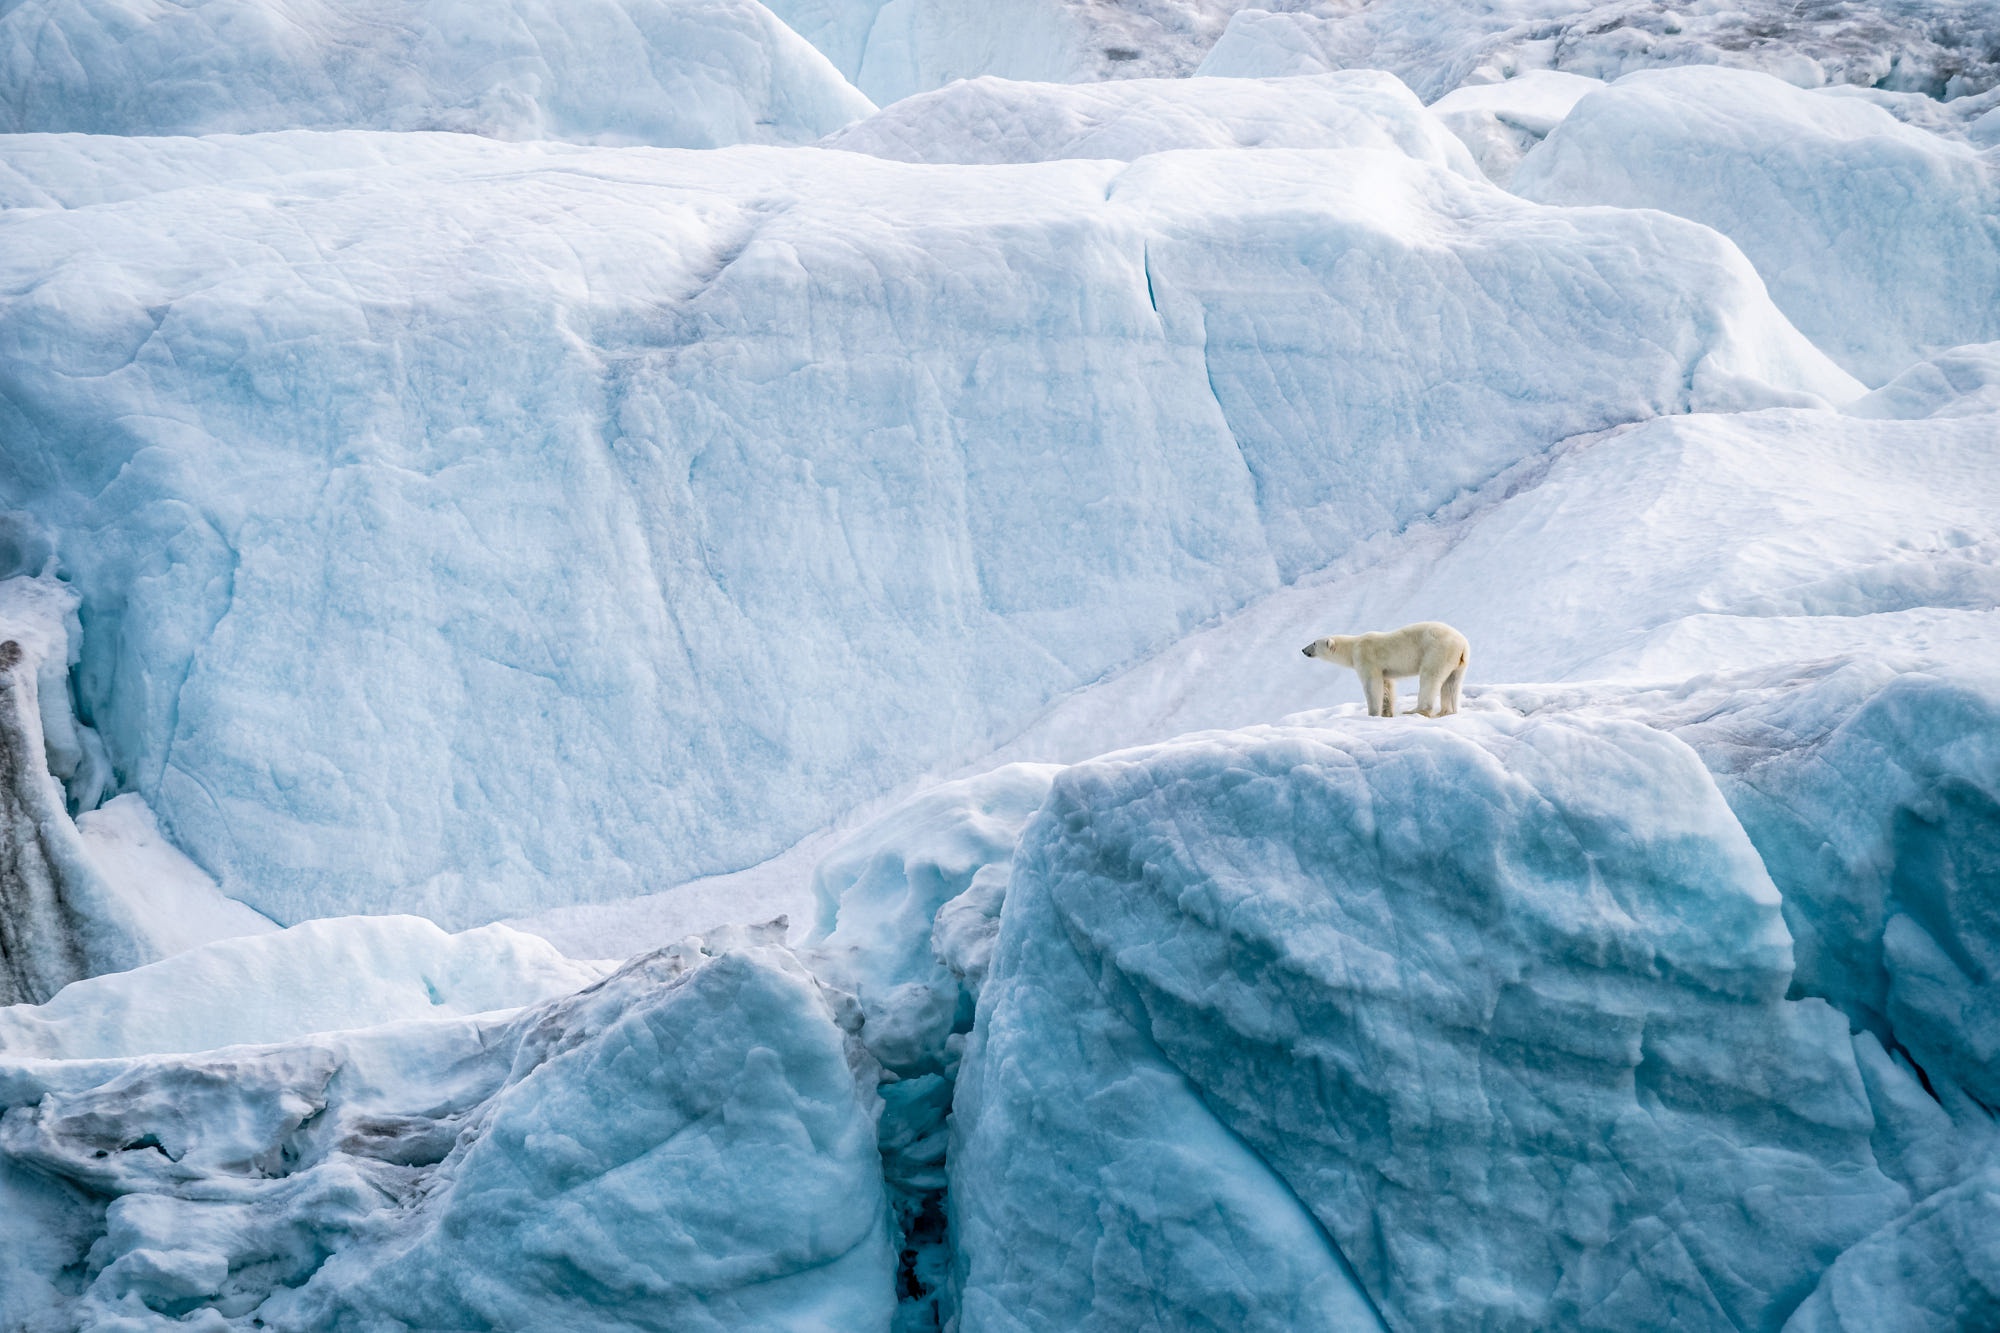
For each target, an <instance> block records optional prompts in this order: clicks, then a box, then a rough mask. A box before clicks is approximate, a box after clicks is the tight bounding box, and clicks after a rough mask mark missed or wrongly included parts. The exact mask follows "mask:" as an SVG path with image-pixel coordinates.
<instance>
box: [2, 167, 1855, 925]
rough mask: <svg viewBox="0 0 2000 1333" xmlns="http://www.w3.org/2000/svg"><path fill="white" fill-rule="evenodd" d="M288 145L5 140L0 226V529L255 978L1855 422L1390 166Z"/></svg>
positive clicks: (1574, 244) (1578, 252)
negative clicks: (1756, 442) (1678, 447)
mask: <svg viewBox="0 0 2000 1333" xmlns="http://www.w3.org/2000/svg"><path fill="white" fill-rule="evenodd" d="M320 137H321V138H323V139H326V140H327V141H328V142H329V143H337V144H341V145H346V147H344V148H343V149H342V151H343V152H349V151H351V152H355V153H361V152H363V151H364V148H363V147H362V146H364V145H365V146H367V147H366V149H365V151H367V152H374V153H378V154H379V155H380V157H381V158H382V160H381V161H379V162H378V163H376V164H373V165H369V166H366V167H360V166H350V167H343V168H339V169H329V170H325V171H310V170H301V169H300V145H299V143H298V137H297V136H295V135H279V136H271V137H269V138H268V139H266V138H258V139H244V140H238V141H235V142H234V143H233V144H232V145H231V146H230V148H229V155H228V160H227V161H226V162H225V161H222V160H221V159H219V158H218V157H217V156H216V155H215V154H212V153H206V152H200V151H191V150H190V148H189V145H190V143H191V142H192V141H189V140H185V139H181V140H150V141H145V142H144V143H140V144H137V145H136V150H137V152H138V153H139V154H140V156H141V157H142V158H143V157H144V156H145V155H146V154H155V155H156V157H155V158H154V160H153V165H151V166H150V167H147V168H145V169H143V170H140V171H137V172H135V173H132V174H131V175H125V174H123V173H121V172H112V171H107V170H105V169H104V168H103V162H105V161H111V162H115V163H117V164H120V165H121V166H125V165H130V164H132V163H133V162H134V153H135V141H132V140H110V139H104V138H101V137H99V138H85V137H74V136H73V137H60V138H58V137H52V136H31V137H27V138H23V139H17V140H13V141H11V142H10V143H9V144H7V145H5V147H6V148H7V149H8V150H10V151H11V150H14V149H16V148H18V149H19V150H20V151H19V152H17V153H15V154H14V156H13V157H12V165H13V167H14V173H15V183H16V185H17V186H18V187H19V188H21V189H22V190H24V191H25V190H29V189H35V190H41V191H42V192H43V193H44V194H46V195H49V196H50V197H61V198H62V199H64V201H65V202H66V204H67V206H66V207H62V208H50V207H31V208H22V209H14V210H8V211H6V212H0V292H5V293H7V295H4V296H0V347H4V348H5V349H6V362H5V364H6V367H7V373H6V377H5V379H4V381H0V430H4V431H5V433H6V436H7V438H8V440H9V441H10V444H9V450H10V455H11V457H12V459H13V460H14V462H15V464H16V466H15V467H14V468H13V469H11V470H10V471H9V472H8V473H7V475H6V476H5V478H4V480H0V487H4V496H0V499H4V500H5V501H6V502H9V503H13V504H16V505H19V506H23V507H25V508H27V509H31V510H32V511H34V513H35V514H36V515H37V516H38V519H39V521H41V522H43V523H44V524H45V525H46V526H47V528H48V529H49V530H50V531H52V532H53V533H55V534H56V553H57V554H58V555H59V557H60V560H61V562H62V568H63V569H64V571H65V572H66V573H67V575H68V576H69V577H70V578H71V579H72V580H73V586H74V587H75V588H76V589H78V590H80V591H81V593H82V594H83V598H84V603H83V607H82V616H83V623H84V624H85V626H86V629H85V632H84V637H83V644H82V659H81V662H80V663H79V673H78V682H79V689H80V691H81V694H82V696H83V699H84V702H85V705H86V706H87V708H88V709H89V712H90V715H91V716H92V717H93V719H94V720H95V722H96V724H97V726H98V729H99V731H100V733H101V734H103V735H104V736H105V737H106V743H107V745H108V746H109V747H110V750H111V753H112V757H113V758H114V760H115V761H116V763H117V765H118V768H119V770H120V773H121V774H122V776H123V779H124V782H125V785H126V786H128V787H129V788H130V789H132V790H135V791H137V792H138V793H139V794H140V795H142V796H144V797H145V798H146V800H147V801H148V803H149V804H150V805H151V807H152V808H153V809H154V810H155V811H156V812H157V813H158V815H159V817H160V822H161V827H162V828H163V829H164V830H166V832H167V833H168V834H169V836H171V837H172V838H173V839H174V840H175V841H176V842H177V843H178V844H179V845H180V846H181V847H182V848H183V849H184V850H185V851H186V852H187V853H188V854H189V855H190V856H191V857H192V858H193V859H194V860H195V861H196V862H198V863H199V864H200V865H202V866H203V867H204V868H206V869H207V870H208V871H209V872H210V873H212V874H213V875H214V876H215V877H216V879H217V881H218V882H219V883H220V884H221V886H222V888H223V890H224V891H225V892H228V893H230V894H232V895H234V896H237V897H239V898H241V899H243V900H244V901H246V902H248V903H250V904H251V905H252V906H254V907H257V908H259V909H260V910H262V911H264V912H266V913H267V914H269V915H271V916H273V917H274V918H276V919H278V920H280V921H282V922H285V923H288V924H289V923H293V922H296V921H299V920H302V919H305V918H307V917H311V916H321V915H336V914H342V913H346V912H354V911H367V912H383V911H412V912H417V913H419V914H422V915H426V916H430V917H432V918H433V919H435V920H437V921H439V922H440V923H441V924H445V925H447V926H452V927H459V926H464V925H468V924H476V923H479V922H481V921H485V920H490V919H492V918H494V917H498V916H510V915H520V914H525V913H529V912H532V911H535V910H538V909H542V908H547V907H550V906H553V905H556V904H560V903H575V902H583V901H600V902H601V901H606V900H610V899H615V898H622V897H628V896H631V895H634V894H637V893H642V892H646V891H650V890H658V889H666V888H671V887H672V886H673V885H675V884H678V883H681V882H683V881H685V880H688V879H691V878H694V877H696V876H699V875H704V874H712V873H717V872H721V871H728V870H735V869H739V868H741V867H744V866H748V865H751V864H754V863H756V862H759V861H762V860H764V859H765V858H767V857H769V856H771V855H773V854H774V853H776V852H778V851H780V850H781V849H783V848H785V847H787V846H789V845H790V844H792V843H793V842H795V841H797V840H798V839H799V838H801V837H803V836H805V835H806V834H808V833H810V832H812V831H813V830H815V829H818V828H820V827H823V826H824V825H825V824H827V823H829V822H831V821H832V820H833V819H834V818H836V817H838V816H839V815H841V814H842V813H843V812H845V811H846V810H848V809H850V808H852V807H853V806H855V805H856V804H858V803H859V802H861V801H863V800H866V799H871V798H874V797H877V796H879V795H881V794H882V793H884V792H886V791H889V790H892V789H894V788H895V787H897V786H899V785H901V784H903V783H905V782H907V781H909V780H910V779H911V778H912V777H913V776H914V775H915V774H918V773H921V772H924V771H926V770H928V769H932V768H934V767H937V766H940V765H947V764H950V763H953V762H962V761H964V760H967V759H970V758H972V757H973V756H975V755H977V754H980V753H983V752H985V751H986V750H987V749H989V748H990V747H991V745H992V744H993V743H994V742H995V741H996V740H997V739H1000V738H1002V737H1004V736H1005V735H1007V734H1008V733H1010V732H1012V731H1014V730H1016V729H1018V728H1019V727H1020V726H1021V725H1022V724H1023V723H1024V722H1025V721H1026V720H1027V719H1029V718H1030V717H1032V716H1034V715H1035V713H1037V712H1038V711H1040V710H1041V709H1042V708H1043V707H1044V706H1045V705H1046V704H1047V702H1048V701H1049V700H1050V699H1051V698H1052V697H1053V696H1055V695H1056V694H1058V693H1060V692H1062V691H1065V690H1068V689H1070V688H1073V687H1075V686H1076V685H1079V684H1081V683H1083V682H1086V681H1089V680H1093V679H1096V678H1097V677H1099V676H1101V675H1102V674H1104V673H1105V672H1106V671H1107V670H1109V669H1111V668H1113V667H1115V666H1117V665H1119V664H1120V663H1123V662H1128V661H1132V660H1135V659H1136V658H1138V657H1140V656H1141V655H1143V654H1144V653H1146V652H1148V651H1151V650H1153V649H1155V648H1157V647H1159V646H1160V645H1161V644H1163V643H1166V642H1169V641H1171V640H1173V639H1175V638H1177V637H1179V636H1180V635H1182V634H1183V633H1185V632H1186V631H1187V630H1188V629H1190V628H1191V627H1193V626H1195V625H1198V624H1200V623H1202V622H1204V621H1207V620H1210V619H1212V618H1214V617H1215V616H1217V615H1219V614H1221V613H1223V612H1225V611H1228V610H1232V609H1234V608H1235V607H1237V606H1240V605H1242V604H1243V603H1245V602H1246V601H1248V600H1249V599H1250V598H1252V597H1253V596H1255V595H1257V594H1259V593H1261V592H1264V591H1266V590H1268V589H1270V588H1272V587H1274V586H1276V585H1277V584H1278V583H1280V582H1281V581H1284V580H1288V579H1291V578H1295V577H1297V576H1298V575H1299V574H1301V573H1303V572H1306V571H1309V570H1312V569H1316V568H1319V567H1321V566H1323V565H1325V564H1326V563H1327V562H1328V561H1329V560H1331V559H1332V558H1334V557H1336V556H1338V555H1339V554H1341V553H1342V552H1344V551H1346V550H1348V549H1349V548H1351V547H1352V546H1353V545H1354V544H1355V543H1357V542H1360V541H1362V540H1365V539H1367V538H1370V537H1372V536H1376V535H1379V534H1382V533H1385V532H1388V531H1392V530H1394V529H1397V528H1400V527H1402V526H1403V525H1405V524H1407V523H1408V522H1409V521H1410V520H1412V519H1413V518H1416V517H1418V516H1421V515H1423V514H1426V513H1429V512H1431V511H1433V510H1434V509H1436V508H1437V507H1438V506H1439V505H1442V504H1445V503H1447V502H1449V501H1451V500H1452V499H1453V498H1454V497H1455V496H1457V495H1459V494H1460V493H1461V492H1462V491H1464V490H1466V489H1467V488H1469V487H1473V486H1477V485H1479V484H1482V483H1484V482H1486V481H1488V480H1490V479H1491V478H1493V477H1494V476H1496V475H1497V474H1499V473H1500V472H1502V471H1503V470H1505V469H1507V468H1509V467H1512V466H1515V465H1517V464H1519V463H1520V462H1521V461H1522V460H1524V459H1530V458H1534V457H1536V456H1539V455H1541V454H1543V453H1545V452H1546V451H1548V450H1549V449H1550V448H1551V447H1552V446H1553V445H1554V444H1555V443H1556V442H1558V441H1560V440H1563V439H1566V438H1568V437H1571V436H1574V435H1577V434H1580V433H1584V432H1590V431H1597V430H1602V429H1605V428H1608V427H1612V426H1615V425H1618V424H1621V423H1628V422H1632V421H1638V420H1644V419H1647V418H1651V417H1655V416H1659V415H1663V414H1668V415H1671V414H1678V413H1684V412H1686V411H1688V410H1690V409H1696V410H1699V409H1704V408H1719V409H1734V408H1741V407H1745V406H1752V405H1762V404H1769V403H1772V402H1820V401H1823V400H1828V399H1835V398H1847V397H1852V396H1858V393H1859V391H1860V386H1859V385H1857V384H1855V383H1854V382H1853V381H1852V380H1851V379H1850V378H1849V377H1847V376H1846V375H1845V374H1843V373H1842V372H1840V371H1839V370H1838V369H1837V368H1835V367H1834V366H1833V365H1832V364H1831V363H1830V362H1829V361H1827V360H1826V358H1825V357H1824V356H1823V355H1822V354H1821V353H1819V352H1817V351H1816V350H1814V349H1813V348H1812V347H1811V346H1810V345H1809V344H1808V343H1807V342H1806V341H1805V340H1804V339H1803V338H1801V337H1800V336H1799V335H1798V334H1797V333H1796V331H1794V330H1793V329H1791V328H1790V326H1789V325H1788V324H1787V323H1786V322H1785V321H1784V319H1783V317H1782V316H1781V315H1779V313H1778V312H1777V310H1776V309H1775V308H1774V307H1773V306H1771V304H1770V303H1769V301H1768V300H1767V298H1766V297H1765V296H1764V295H1763V292H1762V290H1761V285H1760V284H1759V282H1758V280H1757V278H1756V275H1755V273H1754V272H1753V271H1752V270H1751V269H1750V267H1749V265H1748V264H1747V263H1746V262H1745V261H1744V260H1743V258H1742V256H1741V255H1740V254H1739V253H1738V252H1737V251H1736V250H1735V249H1734V248H1733V247H1731V246H1730V245H1728V244H1727V243H1726V242H1725V241H1723V240H1722V239H1721V238H1719V237H1717V236H1716V235H1715V234H1714V233H1713V232H1710V231H1708V230H1707V229H1705V228H1701V227H1698V226H1695V225H1692V224H1689V223H1685V222H1682V221H1679V220H1676V219H1672V218H1668V217H1666V216H1664V215H1661V214H1657V213H1649V212H1637V211H1622V210H1612V209H1588V210H1567V209H1555V208H1548V207H1543V206H1540V205H1535V204H1530V203H1527V202H1524V201H1522V200H1519V199H1517V198H1514V197H1513V196H1510V195H1507V194H1505V193H1503V192H1501V191H1499V190H1497V189H1495V188H1493V187H1492V186H1490V185H1487V184H1485V183H1484V182H1481V181H1477V180H1472V179H1468V178H1467V177H1465V176H1463V175H1460V174H1458V173H1455V172H1452V171H1447V170H1443V169H1440V168H1438V167H1435V166H1431V165H1429V164H1426V163H1423V162H1419V161H1416V160H1414V159H1412V158H1410V157H1409V156H1407V155H1406V154H1403V153H1398V152H1389V151H1383V150H1368V149H1342V150H1313V151H1306V150H1283V149H1273V150H1267V151H1262V152H1257V153H1217V152H1201V151H1183V152H1169V153H1157V154H1153V155H1150V156H1148V157H1146V158H1143V159H1141V160H1140V161H1138V162H1136V163H1132V164H1129V165H1127V164H1119V163H1113V162H1085V161H1067V162H1049V163H1035V164H1025V165H1013V166H1004V167H967V166H924V165H912V164H905V163H898V162H886V161H881V160H878V159H873V158H869V157H866V156H863V155H860V154H854V153H834V152H827V151H824V150H818V149H789V150H783V149H771V148H751V147H739V148H731V149H722V150H716V151H713V152H707V153H693V152H675V151H668V150H655V149H621V150H617V151H615V152H614V151H612V150H605V149H587V148H578V147H573V146H568V145H555V144H536V145H507V144H500V143H495V142H493V141H491V140H483V139H475V138H472V137H470V136H444V135H434V136H386V135H363V134H359V133H349V134H343V135H327V136H320ZM389 139H394V140H396V142H394V143H393V144H384V143H383V141H384V140H389ZM265 151H268V152H269V153H270V154H271V155H272V161H273V165H272V168H271V172H270V174H269V175H267V176H263V177H258V176H255V175H253V174H250V159H253V158H254V157H255V156H256V155H257V154H258V153H260V152H265ZM217 172H223V173H224V174H226V176H227V179H226V180H219V181H218V180H215V179H214V176H215V173H217ZM177 178H178V179H181V180H183V181H185V182H186V183H185V185H184V186H183V187H181V188H173V184H172V183H173V181H174V180H175V179H177ZM134 179H138V180H143V181H145V182H146V183H147V187H148V188H147V190H146V191H145V192H144V193H141V194H138V195H134V194H133V193H132V180H134ZM45 187H46V188H45ZM100 187H101V188H102V189H103V190H104V191H106V192H107V197H106V199H105V201H104V202H101V203H92V202H90V192H91V191H92V190H93V189H97V188H100ZM58 191H60V194H59V195H58Z"/></svg>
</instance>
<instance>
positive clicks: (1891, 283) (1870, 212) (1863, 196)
mask: <svg viewBox="0 0 2000 1333" xmlns="http://www.w3.org/2000/svg"><path fill="white" fill-rule="evenodd" d="M1512 188H1513V189H1514V190H1516V191H1517V192H1518V193H1520V194H1522V195H1524V196H1526V197H1527V198H1530V199H1539V200H1541V201H1543V202H1545V203H1565V204H1586V203H1592V204H1616V205H1618V206H1620V207H1625V208H1658V209H1662V210H1664V211H1666V212H1669V213H1674V214H1677V215H1679V216H1681V217H1686V218H1692V219H1694V220H1695V221H1697V222H1704V223H1707V224H1708V225H1709V226H1712V227H1714V228H1715V229H1716V230H1718V231H1720V232H1722V233H1723V234H1724V235H1726V236H1728V237H1729V238H1730V239H1731V240H1733V241H1735V242H1736V243H1737V244H1738V245H1740V246H1741V247H1743V252H1744V253H1745V254H1746V255H1748V256H1749V257H1750V261H1751V262H1752V263H1753V264H1755V265H1756V266H1757V271H1758V272H1759V273H1761V274H1762V275H1763V277H1764V281H1765V283H1766V284H1767V285H1768V286H1769V287H1770V289H1771V298H1772V299H1773V300H1774V301H1776V302H1777V303H1778V306H1779V307H1780V308H1781V309H1783V310H1784V311H1785V313H1786V314H1787V315H1789V316H1790V317H1791V319H1792V322H1793V323H1794V324H1796V325H1797V326H1798V327H1799V329H1800V330H1801V331H1802V332H1803V333H1805V335H1806V336H1807V337H1809V338H1811V339H1813V341H1814V342H1816V343H1818V344H1819V345H1820V346H1821V347H1823V348H1825V349H1826V350H1827V351H1828V352H1829V353H1831V354H1832V356H1833V357H1834V359H1835V360H1837V361H1839V362H1840V363H1841V364H1842V365H1843V366H1845V367H1846V368H1847V369H1848V370H1850V371H1852V372H1854V373H1855V374H1856V375H1859V376H1860V377H1861V378H1862V379H1863V380H1866V381H1867V382H1868V383H1870V384H1881V383H1883V382H1884V381H1886V380H1888V379H1889V378H1891V377H1892V376H1894V375H1895V374H1897V373H1898V372H1899V371H1901V370H1903V369H1904V368H1906V367H1907V366H1909V365H1910V364H1911V363H1912V362H1914V361H1918V360H1920V359H1922V358H1923V357H1926V356H1928V355H1931V354H1933V353H1936V352H1939V351H1942V350H1944V349H1946V348H1950V347H1954V346H1957V345H1958V344H1961V343H1982V342H1988V341H1991V340H1993V339H1994V338H1996V337H2000V229H1997V228H1996V225H1995V221H1994V219H1995V216H1996V214H2000V162H1996V161H1995V160H1994V158H1993V155H1992V154H1991V153H1984V154H1982V153H1980V152H1979V151H1977V150H1975V149H1974V148H1972V147H1971V146H1969V145H1967V144H1964V143H1960V142H1956V141H1954V140H1950V139H1945V138H1941V137H1939V136H1937V135H1934V134H1931V133H1928V132H1926V131H1924V130H1922V129H1919V128H1916V127H1914V126H1911V125H1906V124H1904V123H1903V122H1901V121H1899V120H1897V119H1896V118H1895V117H1894V116H1892V115H1890V114H1889V113H1888V112H1886V111H1884V110H1882V109H1881V108H1880V107H1877V106H1874V105H1872V104H1870V103H1868V102H1866V101H1863V100H1861V99H1858V98H1853V97H1832V96H1828V95H1826V94H1824V93H1817V92H1807V91H1803V90H1800V89H1797V88H1793V87H1790V86H1789V85H1787V84H1785V83H1783V82H1781V81H1779V80H1777V79H1774V78H1772V77H1770V76H1768V75H1764V74H1757V73H1752V72H1746V71H1742V70H1724V69H1678V70H1663V71H1659V72H1656V73H1646V74H1634V75H1631V76H1629V77H1627V78H1625V79H1621V80H1619V81H1618V83H1616V84H1615V85H1613V86H1611V87H1610V88H1607V89H1605V90H1604V91H1602V92H1599V93H1595V94H1593V95H1591V96H1589V97H1586V98H1584V99H1583V100H1582V101H1581V102H1579V103H1577V105H1576V108H1575V110H1573V111H1572V112H1571V113H1570V114H1569V116H1568V117H1567V118H1565V119H1564V121H1563V122H1562V124H1561V125H1560V126H1559V127H1558V128H1557V129H1556V130H1555V131H1554V132H1552V133H1551V134H1550V135H1549V136H1548V138H1546V139H1545V140H1543V142H1542V143H1541V145H1540V146H1539V147H1537V148H1535V149H1534V150H1533V151H1532V152H1530V153H1529V154H1528V155H1527V157H1526V158H1524V159H1523V160H1522V162H1521V164H1520V167H1519V169H1518V170H1517V171H1516V172H1515V174H1514V178H1513V181H1512Z"/></svg>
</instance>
